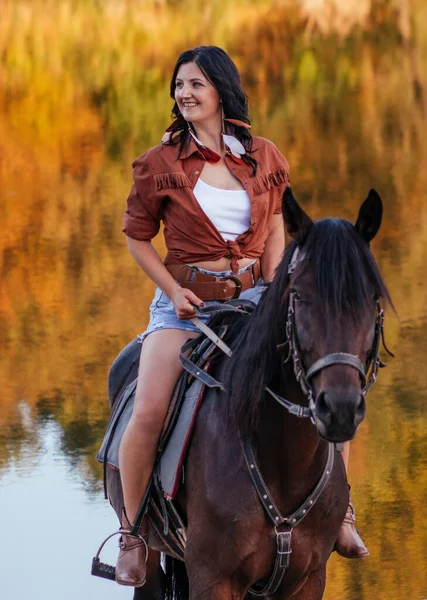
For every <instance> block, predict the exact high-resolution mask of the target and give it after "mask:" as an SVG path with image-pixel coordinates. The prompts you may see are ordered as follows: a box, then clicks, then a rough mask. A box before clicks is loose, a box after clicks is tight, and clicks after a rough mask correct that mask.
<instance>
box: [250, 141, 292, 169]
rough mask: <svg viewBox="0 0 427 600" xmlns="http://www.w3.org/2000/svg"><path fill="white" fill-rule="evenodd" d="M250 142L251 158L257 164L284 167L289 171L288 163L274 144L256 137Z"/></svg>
mask: <svg viewBox="0 0 427 600" xmlns="http://www.w3.org/2000/svg"><path fill="white" fill-rule="evenodd" d="M252 140H253V142H252V152H254V154H253V157H254V158H256V160H257V161H258V162H259V163H261V164H265V165H266V166H267V167H271V166H273V165H277V166H279V165H280V166H283V165H284V166H285V168H286V169H287V170H288V169H289V164H288V161H287V160H286V158H285V157H284V155H283V154H282V153H281V152H280V150H279V149H278V147H277V146H276V144H274V142H272V141H271V140H268V139H267V138H263V137H260V136H256V135H255V136H252Z"/></svg>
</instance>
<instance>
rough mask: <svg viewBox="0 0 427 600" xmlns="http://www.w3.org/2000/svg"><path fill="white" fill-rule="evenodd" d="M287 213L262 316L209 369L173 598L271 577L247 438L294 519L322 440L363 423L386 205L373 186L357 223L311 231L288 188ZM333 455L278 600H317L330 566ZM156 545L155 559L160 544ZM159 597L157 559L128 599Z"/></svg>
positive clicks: (270, 533)
mask: <svg viewBox="0 0 427 600" xmlns="http://www.w3.org/2000/svg"><path fill="white" fill-rule="evenodd" d="M283 216H284V220H285V224H286V228H287V230H288V233H289V234H290V235H291V236H292V237H293V238H294V241H293V242H292V243H291V244H290V245H289V247H288V248H287V250H286V252H285V254H284V257H283V260H282V261H281V263H280V265H279V267H278V269H277V272H276V276H275V278H274V281H273V282H272V283H271V284H270V285H269V286H268V289H267V290H266V292H265V293H264V295H263V298H262V300H261V302H260V304H259V306H258V307H257V308H256V310H255V311H254V312H253V314H252V315H251V316H249V317H240V318H239V319H238V320H237V321H236V322H235V323H234V326H232V327H231V330H230V333H229V335H228V338H227V339H226V341H227V343H228V344H229V345H230V346H231V348H232V350H233V354H232V356H231V357H230V358H229V357H224V358H223V359H221V360H218V361H217V363H216V364H215V365H214V370H213V372H212V375H214V376H215V377H216V378H217V379H219V380H221V381H223V382H224V384H225V389H226V390H227V391H219V390H209V391H208V392H207V394H206V398H205V400H204V402H203V405H202V407H201V410H200V414H199V416H198V420H197V425H196V429H195V432H194V435H193V438H192V441H191V445H190V449H189V454H188V456H187V460H186V465H185V483H184V485H183V486H182V489H181V491H180V493H179V495H178V498H177V506H178V508H179V510H180V512H181V515H182V517H183V519H184V520H185V523H186V525H187V529H186V538H187V540H186V549H185V569H184V567H182V569H181V577H178V578H177V579H176V580H175V592H176V593H175V596H178V597H179V596H181V597H185V596H186V594H187V592H188V594H189V597H190V598H191V599H192V600H193V599H196V598H197V599H206V600H207V599H209V600H216V599H218V600H225V599H227V600H228V599H231V598H236V599H238V598H244V597H245V596H246V595H248V594H249V593H250V592H249V590H250V589H251V588H253V586H254V585H255V584H256V583H257V582H260V581H264V582H266V581H268V580H269V579H270V576H271V573H272V571H273V567H274V565H275V560H276V550H277V536H276V532H275V528H274V526H273V523H272V517H271V515H270V517H269V516H267V512H266V510H265V509H264V508H263V506H262V504H261V502H262V500H260V497H259V495H258V494H257V492H256V490H255V487H254V483H253V480H252V477H251V473H250V465H247V463H246V461H245V459H244V455H243V450H242V448H243V446H242V442H243V444H246V445H247V446H250V447H251V448H252V449H253V452H254V456H255V457H256V462H257V464H258V466H259V469H260V472H261V473H262V476H263V479H264V481H265V484H266V486H267V488H268V490H269V492H270V494H271V497H272V498H273V499H274V503H275V508H276V507H277V509H278V510H279V511H280V513H282V514H284V515H289V514H291V513H293V512H294V511H295V510H296V509H298V507H300V506H301V505H302V504H303V503H304V501H305V500H306V499H307V498H309V497H310V494H312V492H313V490H314V489H315V487H316V485H317V483H318V482H319V479H320V478H321V476H322V474H323V473H324V472H325V465H326V463H327V459H328V452H329V448H330V446H331V444H330V443H331V442H333V443H337V442H343V441H347V440H351V439H352V438H353V437H354V435H355V434H356V431H357V428H358V426H359V424H360V422H361V421H362V420H363V418H364V416H365V395H366V391H367V386H366V380H365V373H364V371H365V368H367V367H368V366H369V364H371V366H372V363H374V365H373V367H374V369H376V367H377V364H378V363H377V360H376V359H377V355H376V350H375V346H376V345H377V342H378V339H377V338H378V328H377V325H378V318H377V316H378V314H379V309H378V306H379V305H378V303H379V300H380V299H382V300H383V301H385V302H387V303H390V304H391V301H390V297H389V294H388V292H387V289H386V287H385V285H384V282H383V280H382V278H381V275H380V273H379V270H378V268H377V266H376V264H375V261H374V259H373V257H372V254H371V252H370V250H369V242H370V241H371V240H372V238H373V237H374V236H375V235H376V233H377V231H378V229H379V227H380V223H381V217H382V202H381V199H380V197H379V195H378V194H377V193H376V192H375V191H374V190H371V192H370V193H369V195H368V197H367V199H366V200H365V202H364V203H363V204H362V206H361V208H360V212H359V216H358V219H357V222H356V224H355V225H352V224H351V223H350V222H348V221H344V220H341V219H324V220H321V221H316V222H312V221H311V219H310V218H309V217H308V216H307V215H306V214H305V212H304V211H303V210H302V209H301V208H300V206H299V205H298V203H297V201H296V200H295V198H294V196H293V195H292V192H291V190H290V189H288V190H287V191H286V192H285V194H284V197H283ZM348 357H349V358H348ZM296 374H297V375H298V380H297V377H296ZM266 388H268V390H271V391H272V392H273V394H275V395H276V399H279V402H277V401H276V399H275V398H274V396H273V395H272V394H271V393H270V392H268V391H266ZM283 396H285V397H286V398H287V399H290V400H291V401H292V403H293V404H297V405H300V406H302V407H305V411H301V412H304V413H305V414H306V415H307V414H310V415H311V417H312V418H311V419H303V418H297V416H295V414H290V412H291V413H292V412H295V407H294V409H293V410H291V411H290V412H289V410H286V406H283V404H285V405H286V401H285V402H280V401H281V400H283ZM289 405H290V403H289V402H288V404H287V406H288V408H289ZM333 454H334V457H333V458H335V460H334V463H333V467H332V468H331V472H330V473H328V478H327V481H326V485H325V487H324V489H323V490H322V493H321V494H320V496H319V498H318V500H317V502H315V503H314V505H313V506H312V507H310V510H307V514H306V516H305V518H304V519H303V520H301V522H300V523H299V524H298V525H297V526H295V528H293V530H292V539H291V547H290V550H291V554H288V555H287V556H288V557H289V566H288V568H287V569H286V571H285V572H284V576H283V578H282V580H281V582H280V585H279V587H278V589H277V590H276V591H275V593H274V596H275V597H277V598H283V599H285V598H291V597H292V598H293V599H294V600H302V599H304V600H319V599H320V598H322V596H323V592H324V587H325V579H326V562H327V560H328V558H329V555H330V554H331V552H332V551H333V548H334V543H335V539H336V537H337V533H338V530H339V528H340V525H341V523H342V521H343V518H344V515H345V512H346V509H347V505H348V486H347V479H346V474H345V470H344V465H343V461H342V459H341V455H340V454H339V453H338V452H337V451H336V450H335V449H334V451H333ZM248 466H249V468H248ZM117 485H118V478H117V477H116V478H115V479H113V480H111V481H110V496H111V497H112V502H113V505H114V490H112V488H114V486H117ZM111 492H113V494H111ZM116 492H117V490H116ZM116 496H117V497H118V495H117V493H116ZM267 502H268V501H267ZM119 504H120V501H119V500H117V507H116V508H117V509H119ZM270 508H271V505H270ZM267 510H268V507H267ZM150 542H152V545H153V546H154V548H157V549H161V546H159V545H158V544H157V543H156V540H155V538H154V536H153V540H151V539H150ZM186 577H188V583H189V586H188V588H186V585H185V583H186V582H185V578H186ZM164 587H165V580H164V575H163V571H162V570H161V569H160V566H159V555H158V553H157V552H155V551H152V552H150V559H149V569H148V579H147V584H146V586H145V587H143V588H140V589H138V590H135V596H134V598H135V599H138V600H139V599H143V598H147V599H148V598H156V599H157V598H158V599H160V598H162V597H163V596H164ZM169 588H170V586H169ZM171 595H174V594H169V596H171Z"/></svg>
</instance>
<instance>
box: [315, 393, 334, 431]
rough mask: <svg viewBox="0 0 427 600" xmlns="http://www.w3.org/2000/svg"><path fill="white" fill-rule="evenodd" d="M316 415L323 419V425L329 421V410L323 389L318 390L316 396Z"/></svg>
mask: <svg viewBox="0 0 427 600" xmlns="http://www.w3.org/2000/svg"><path fill="white" fill-rule="evenodd" d="M316 416H317V417H318V418H319V419H320V420H321V421H323V423H324V424H325V425H329V424H330V422H331V410H330V408H329V406H328V402H327V394H326V392H325V391H322V392H319V394H318V395H317V398H316Z"/></svg>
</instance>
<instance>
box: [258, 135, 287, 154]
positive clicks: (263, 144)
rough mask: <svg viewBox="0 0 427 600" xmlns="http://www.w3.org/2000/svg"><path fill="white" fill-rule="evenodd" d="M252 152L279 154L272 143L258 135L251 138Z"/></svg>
mask: <svg viewBox="0 0 427 600" xmlns="http://www.w3.org/2000/svg"><path fill="white" fill-rule="evenodd" d="M252 150H264V151H265V152H270V153H271V154H280V151H279V149H278V148H277V146H276V144H275V143H274V142H272V141H271V140H268V139H267V138H264V137H261V136H259V135H253V136H252Z"/></svg>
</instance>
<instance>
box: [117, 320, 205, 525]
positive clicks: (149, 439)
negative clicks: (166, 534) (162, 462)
mask: <svg viewBox="0 0 427 600" xmlns="http://www.w3.org/2000/svg"><path fill="white" fill-rule="evenodd" d="M197 335H198V334H197V333H194V332H191V331H181V330H178V329H161V330H159V331H154V332H152V333H150V335H149V336H147V338H146V339H145V340H144V343H143V345H142V350H141V358H140V363H139V372H138V383H137V386H136V392H135V404H134V409H133V413H132V418H131V420H130V421H129V424H128V426H127V428H126V431H125V433H124V435H123V438H122V442H121V444H120V451H119V467H120V476H121V480H122V485H123V495H124V502H125V508H126V513H127V516H128V519H129V521H130V522H131V523H132V522H133V520H134V518H135V515H136V512H137V510H138V507H139V504H140V502H141V499H142V496H143V495H144V492H145V488H146V486H147V483H148V480H149V478H150V475H151V471H152V468H153V463H154V459H155V456H156V452H157V444H158V441H159V437H160V434H161V431H162V427H163V423H164V420H165V417H166V414H167V411H168V408H169V403H170V398H171V395H172V392H173V389H174V387H175V384H176V382H177V380H178V377H179V375H180V374H181V372H182V367H181V364H180V361H179V351H180V348H181V346H182V345H183V344H184V343H185V341H186V340H187V339H188V338H190V337H196V336H197Z"/></svg>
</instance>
